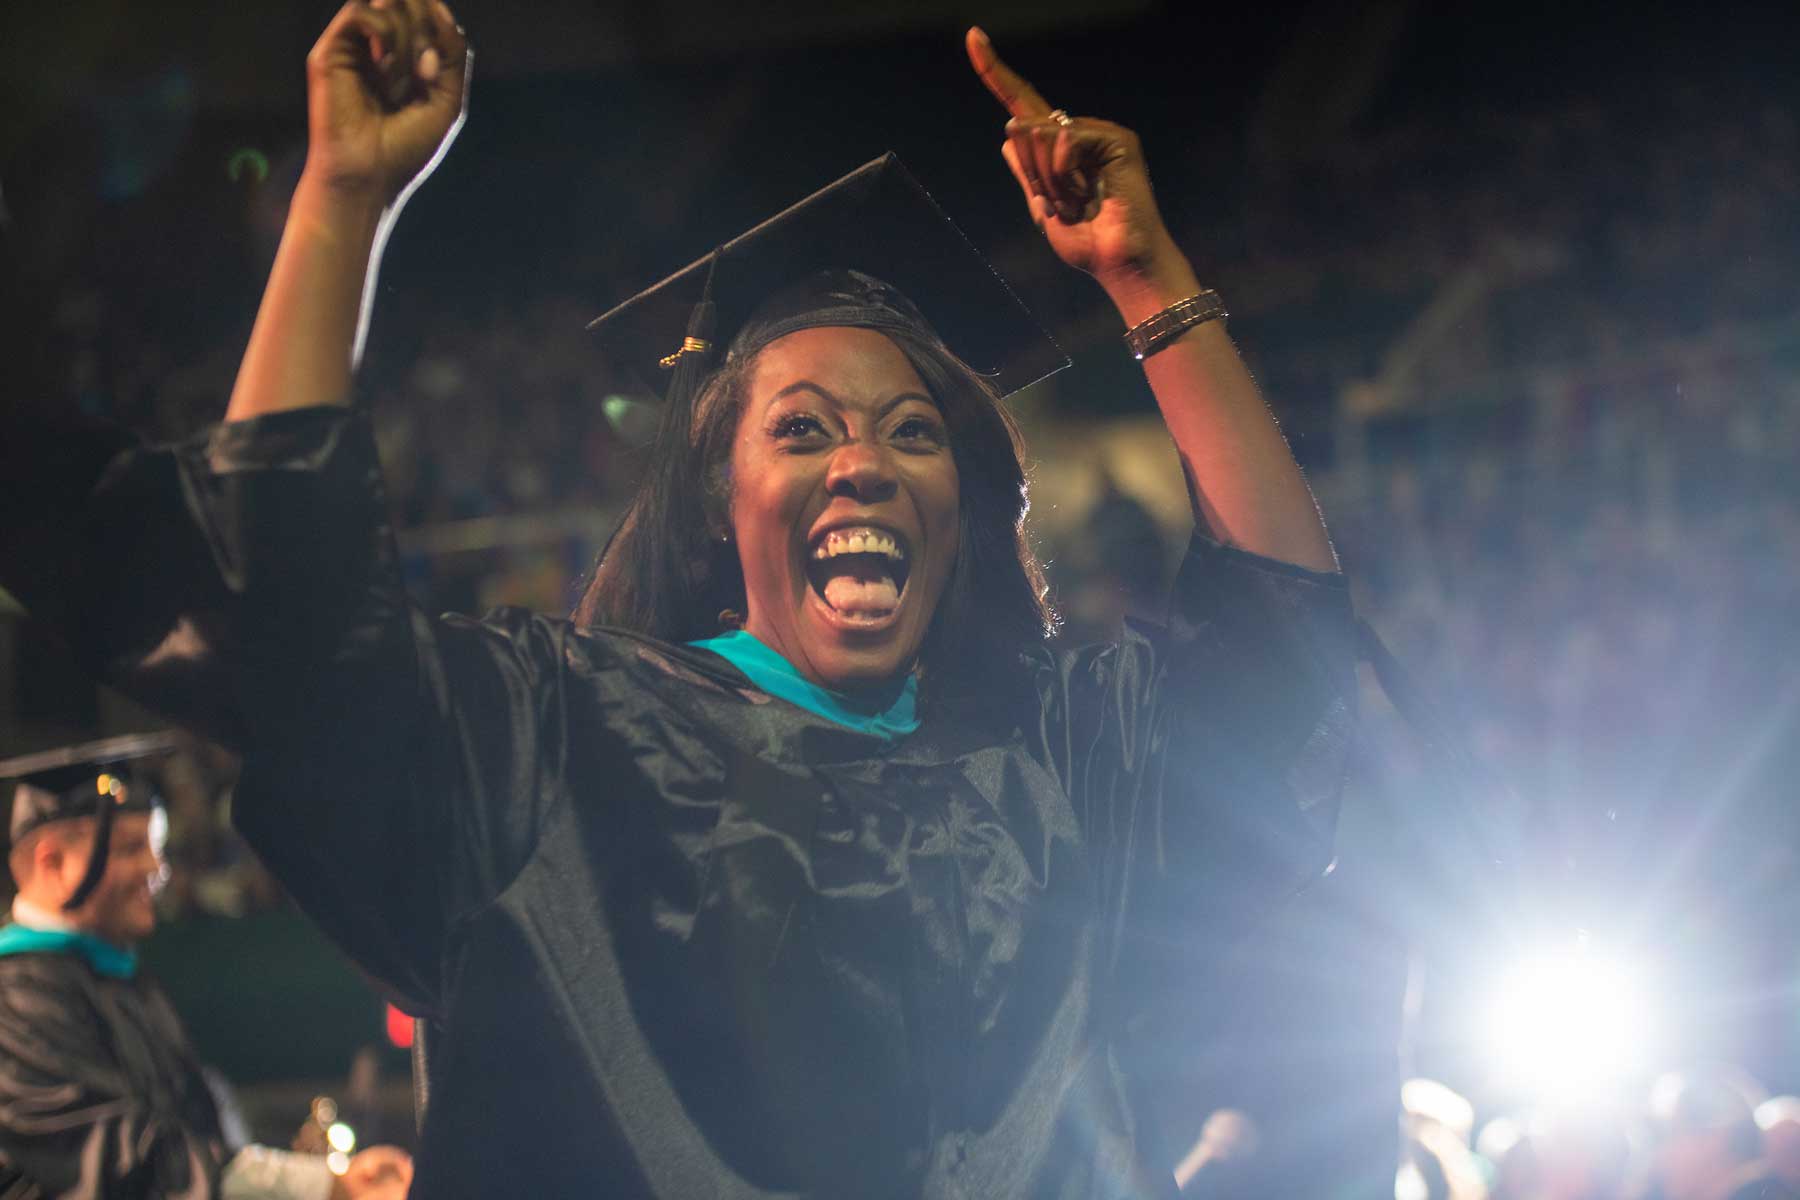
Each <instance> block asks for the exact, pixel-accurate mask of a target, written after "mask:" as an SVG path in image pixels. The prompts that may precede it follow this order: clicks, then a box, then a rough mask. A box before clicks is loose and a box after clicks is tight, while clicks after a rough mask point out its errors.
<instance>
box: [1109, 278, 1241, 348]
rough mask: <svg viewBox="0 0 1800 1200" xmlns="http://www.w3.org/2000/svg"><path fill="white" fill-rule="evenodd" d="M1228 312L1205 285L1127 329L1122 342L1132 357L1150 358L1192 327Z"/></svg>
mask: <svg viewBox="0 0 1800 1200" xmlns="http://www.w3.org/2000/svg"><path fill="white" fill-rule="evenodd" d="M1228 315H1229V314H1227V313H1226V311H1225V302H1224V301H1223V300H1221V299H1219V293H1217V292H1215V291H1213V290H1212V289H1211V288H1208V289H1207V290H1205V291H1203V292H1200V293H1197V294H1196V295H1192V296H1189V297H1188V298H1187V299H1185V300H1177V301H1176V302H1175V303H1173V304H1171V305H1169V307H1167V308H1165V309H1163V310H1162V311H1161V312H1159V313H1152V314H1151V315H1150V316H1148V317H1145V318H1144V319H1143V320H1142V321H1139V322H1138V323H1137V324H1136V325H1133V326H1132V327H1131V328H1130V329H1127V330H1126V331H1125V345H1126V346H1128V347H1130V349H1131V353H1132V356H1133V357H1134V358H1139V359H1144V358H1149V357H1150V356H1151V355H1152V354H1155V353H1156V352H1157V351H1158V350H1161V349H1163V348H1164V347H1166V346H1168V344H1169V343H1170V342H1172V341H1174V340H1175V339H1176V338H1178V337H1180V336H1181V335H1182V334H1184V333H1186V332H1187V331H1188V330H1190V329H1192V328H1193V327H1194V326H1196V325H1203V324H1205V323H1206V322H1208V321H1223V320H1224V319H1225V318H1226V317H1227V316H1228Z"/></svg>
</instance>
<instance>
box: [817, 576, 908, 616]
mask: <svg viewBox="0 0 1800 1200" xmlns="http://www.w3.org/2000/svg"><path fill="white" fill-rule="evenodd" d="M825 601H826V603H828V604H830V605H831V607H833V608H835V609H837V610H838V611H839V612H841V613H855V614H866V615H876V614H880V613H887V612H892V611H893V610H894V608H895V607H896V606H897V605H898V604H899V603H900V589H899V588H897V587H895V586H894V581H893V579H891V578H888V577H885V576H884V577H882V578H879V579H858V578H857V577H856V576H854V575H833V576H832V577H831V578H830V579H828V580H826V581H825Z"/></svg>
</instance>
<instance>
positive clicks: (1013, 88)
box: [964, 25, 1050, 120]
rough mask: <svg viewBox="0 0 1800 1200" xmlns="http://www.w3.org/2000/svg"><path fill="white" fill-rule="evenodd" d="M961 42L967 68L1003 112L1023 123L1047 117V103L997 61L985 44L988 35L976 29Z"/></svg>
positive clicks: (972, 29)
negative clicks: (967, 56)
mask: <svg viewBox="0 0 1800 1200" xmlns="http://www.w3.org/2000/svg"><path fill="white" fill-rule="evenodd" d="M964 42H965V44H966V46H967V48H968V51H969V65H970V66H972V67H974V68H975V73H976V74H977V75H979V76H981V82H982V83H984V84H986V85H987V90H988V91H990V92H992V93H993V94H994V99H996V100H998V101H1000V103H1001V104H1003V105H1005V106H1006V111H1007V112H1009V113H1011V114H1012V115H1013V116H1015V117H1020V118H1023V119H1025V120H1037V119H1039V118H1042V117H1047V116H1049V115H1050V105H1049V103H1048V102H1047V101H1046V100H1045V99H1044V98H1043V97H1042V96H1040V95H1038V94H1037V89H1036V88H1034V87H1032V86H1031V85H1030V84H1029V83H1027V82H1025V80H1024V79H1023V78H1021V77H1020V75H1019V73H1018V72H1016V71H1014V70H1013V69H1012V68H1011V67H1009V66H1007V65H1006V64H1005V63H1003V62H1001V61H1000V56H999V55H998V54H995V53H994V44H993V43H992V42H990V41H988V35H987V34H985V33H983V32H982V31H981V27H980V26H979V25H977V26H975V27H973V28H971V29H970V30H969V33H968V36H967V37H966V38H965V39H964Z"/></svg>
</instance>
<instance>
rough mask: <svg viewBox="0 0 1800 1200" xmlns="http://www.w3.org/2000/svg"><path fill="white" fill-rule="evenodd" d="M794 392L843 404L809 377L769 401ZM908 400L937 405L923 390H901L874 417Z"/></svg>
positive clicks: (876, 417)
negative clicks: (807, 393) (809, 393)
mask: <svg viewBox="0 0 1800 1200" xmlns="http://www.w3.org/2000/svg"><path fill="white" fill-rule="evenodd" d="M795 392H811V393H813V394H814V395H816V396H818V397H819V398H820V399H822V400H829V401H830V402H831V403H833V404H836V405H839V406H842V405H843V401H842V400H839V399H838V398H837V397H836V396H835V395H833V394H832V393H831V392H829V391H827V390H826V389H824V388H822V387H820V386H819V385H818V384H816V383H814V382H813V381H812V380H810V379H797V380H795V381H794V382H793V383H790V384H788V385H787V386H786V387H784V388H782V389H781V390H780V391H778V392H776V393H775V394H774V395H773V396H770V397H769V403H771V404H773V403H774V402H775V401H777V400H781V399H785V398H786V397H788V396H791V395H793V394H794V393H795ZM908 400H917V401H919V402H921V403H923V404H929V405H931V407H932V408H934V409H935V408H936V407H937V402H936V401H935V400H933V399H932V398H931V397H930V396H927V395H926V394H925V393H923V392H901V393H900V394H899V395H898V396H895V397H893V398H892V399H890V400H888V401H887V402H886V403H885V404H883V405H882V406H881V407H880V408H878V409H876V410H875V419H876V420H877V421H879V420H880V419H881V418H883V417H885V416H887V415H888V414H889V413H891V412H893V411H894V410H895V409H896V408H899V407H900V406H901V405H902V404H905V403H906V402H907V401H908Z"/></svg>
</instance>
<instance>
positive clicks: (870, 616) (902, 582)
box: [806, 525, 911, 625]
mask: <svg viewBox="0 0 1800 1200" xmlns="http://www.w3.org/2000/svg"><path fill="white" fill-rule="evenodd" d="M910 571H911V562H910V560H909V555H908V553H907V545H906V541H905V539H904V538H902V537H901V536H900V535H899V534H897V533H894V532H892V531H891V530H887V529H881V528H878V527H876V526H873V525H854V526H848V527H846V528H843V529H833V530H831V531H830V532H828V533H826V534H825V535H824V536H823V537H820V538H819V539H818V540H817V541H815V542H814V543H813V548H812V552H811V554H810V555H809V557H808V559H807V563H806V577H807V581H808V582H809V583H811V584H812V589H813V592H814V593H815V594H816V595H817V596H818V597H819V599H820V600H821V601H822V602H823V603H824V605H825V607H826V608H828V609H830V610H831V611H832V612H834V613H836V614H837V615H838V616H839V617H841V618H843V619H844V620H846V621H848V622H850V623H852V624H866V625H878V624H880V623H882V622H884V621H886V620H887V619H888V618H890V617H892V616H893V615H894V613H895V612H896V611H897V610H898V609H899V607H900V597H901V596H902V595H904V594H905V592H906V579H907V575H908V574H909V573H910Z"/></svg>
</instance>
